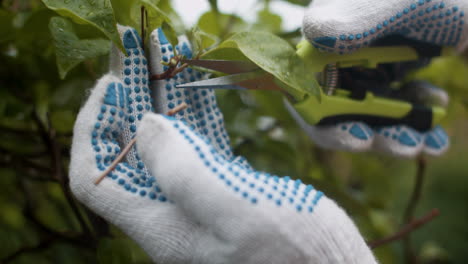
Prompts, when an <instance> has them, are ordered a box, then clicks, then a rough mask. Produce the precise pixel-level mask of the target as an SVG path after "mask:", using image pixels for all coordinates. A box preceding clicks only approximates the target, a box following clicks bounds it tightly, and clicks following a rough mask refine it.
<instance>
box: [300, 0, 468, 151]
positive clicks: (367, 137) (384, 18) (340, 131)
mask: <svg viewBox="0 0 468 264" xmlns="http://www.w3.org/2000/svg"><path fill="white" fill-rule="evenodd" d="M467 11H468V1H465V0H442V1H441V0H387V1H369V0H314V1H313V2H312V4H311V5H310V7H309V8H308V10H307V12H306V14H305V16H304V21H303V31H304V35H305V37H306V38H307V39H308V40H309V41H310V42H311V43H312V44H313V45H314V46H316V47H317V48H319V49H320V50H323V51H325V52H335V53H341V54H346V53H350V52H354V51H356V50H358V49H360V48H362V47H366V46H369V45H371V44H372V43H374V42H375V41H376V40H379V39H382V38H383V37H386V36H390V35H399V36H403V37H405V38H407V39H412V40H417V41H421V42H423V43H428V44H435V45H439V46H454V47H455V48H456V49H457V50H458V51H460V52H461V51H463V50H464V49H465V48H466V47H467V45H468V27H467V26H466V25H465V24H466V22H467V16H466V14H465V13H466V12H467ZM412 85H413V86H414V87H409V90H410V91H411V92H410V94H409V95H407V96H406V97H404V98H400V99H405V100H408V101H416V102H417V103H428V102H427V100H426V99H427V98H435V103H436V104H440V105H442V106H446V104H447V103H448V96H447V94H446V93H445V92H444V91H443V90H441V89H438V88H435V87H434V86H431V85H429V84H427V83H412ZM421 95H422V96H423V98H421ZM430 103H434V101H431V102H430ZM294 115H295V117H296V119H297V121H298V122H299V123H300V125H301V126H302V127H303V128H304V129H305V131H306V132H307V133H308V134H309V136H310V137H311V138H312V139H313V140H314V141H315V142H316V143H317V144H318V145H320V146H322V147H324V148H329V149H337V150H348V151H369V150H376V151H380V152H384V153H389V154H392V155H395V156H398V157H407V158H411V157H414V156H416V155H419V154H420V153H427V154H430V155H435V156H437V155H441V154H443V153H444V152H446V151H447V149H448V147H449V138H448V136H447V134H446V133H445V131H444V130H443V129H442V128H441V127H439V126H437V127H435V128H434V129H433V130H431V131H427V132H425V133H421V132H418V131H416V130H414V129H412V128H410V127H407V126H388V127H370V126H368V125H367V124H365V123H363V122H347V123H342V124H337V125H335V126H311V125H309V124H307V123H305V122H304V121H303V120H302V119H301V118H300V117H299V116H298V115H297V114H295V113H294Z"/></svg>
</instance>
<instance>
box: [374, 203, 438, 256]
mask: <svg viewBox="0 0 468 264" xmlns="http://www.w3.org/2000/svg"><path fill="white" fill-rule="evenodd" d="M439 214H440V212H439V209H432V211H430V212H429V213H428V214H427V215H425V216H424V217H421V218H420V219H417V220H413V221H412V222H411V223H409V224H407V225H405V226H404V227H403V228H402V229H400V231H398V232H396V233H395V234H394V235H392V236H389V237H387V238H383V239H379V240H376V241H372V242H370V243H369V246H370V247H371V248H372V249H374V248H377V247H380V246H383V245H385V244H388V243H391V242H394V241H397V240H401V239H403V238H405V237H407V236H408V235H409V234H410V233H411V232H413V231H415V230H416V229H418V228H420V227H422V226H423V225H425V224H427V223H429V222H431V221H432V220H433V219H434V218H436V217H437V216H438V215H439Z"/></svg>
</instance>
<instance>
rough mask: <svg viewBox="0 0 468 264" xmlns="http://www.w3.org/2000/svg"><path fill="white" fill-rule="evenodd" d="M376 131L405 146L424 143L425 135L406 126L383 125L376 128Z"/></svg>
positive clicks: (415, 145)
mask: <svg viewBox="0 0 468 264" xmlns="http://www.w3.org/2000/svg"><path fill="white" fill-rule="evenodd" d="M375 132H376V133H377V134H379V135H381V136H383V137H384V138H386V139H389V140H392V141H394V142H395V143H396V144H399V145H402V146H405V147H417V146H420V145H421V144H422V143H423V135H422V134H421V133H419V132H417V131H416V130H414V129H412V128H409V127H406V126H390V127H381V128H376V129H375Z"/></svg>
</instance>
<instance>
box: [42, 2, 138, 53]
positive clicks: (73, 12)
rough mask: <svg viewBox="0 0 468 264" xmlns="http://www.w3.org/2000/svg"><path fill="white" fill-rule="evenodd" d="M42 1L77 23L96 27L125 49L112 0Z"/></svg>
mask: <svg viewBox="0 0 468 264" xmlns="http://www.w3.org/2000/svg"><path fill="white" fill-rule="evenodd" d="M42 2H44V4H45V5H46V6H47V7H48V8H50V9H52V10H54V11H56V12H57V13H59V14H60V15H62V16H66V17H68V18H70V19H72V20H73V22H75V23H78V24H89V25H91V26H94V27H96V28H97V29H99V30H100V31H102V33H104V34H105V35H106V36H107V37H108V38H109V39H110V40H112V41H113V42H114V43H115V44H116V45H117V46H118V47H120V49H121V50H122V51H123V50H124V49H123V45H122V41H121V39H120V36H119V32H118V31H117V23H116V20H115V17H114V10H113V9H112V5H111V2H110V0H42ZM129 2H131V1H129Z"/></svg>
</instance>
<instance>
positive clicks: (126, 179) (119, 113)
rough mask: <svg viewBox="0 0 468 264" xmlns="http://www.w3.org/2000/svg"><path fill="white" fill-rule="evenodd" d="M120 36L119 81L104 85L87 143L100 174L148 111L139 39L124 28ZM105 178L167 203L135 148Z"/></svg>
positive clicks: (149, 100)
mask: <svg viewBox="0 0 468 264" xmlns="http://www.w3.org/2000/svg"><path fill="white" fill-rule="evenodd" d="M122 35H123V36H122V39H123V44H124V47H125V49H126V51H127V54H128V56H125V55H123V54H122V55H121V57H120V62H121V65H122V71H121V72H119V73H117V74H119V75H120V76H119V77H120V79H121V80H122V82H121V83H120V82H119V83H110V84H108V86H107V89H106V94H105V96H104V100H103V105H102V106H101V108H100V113H99V114H98V115H97V116H96V123H95V125H94V130H93V131H92V137H91V138H92V139H91V142H90V143H91V145H92V147H93V150H94V152H95V161H96V166H97V168H98V169H99V170H100V171H104V170H106V169H107V168H108V167H109V165H110V164H111V163H112V162H113V161H114V160H115V158H116V157H117V156H118V155H119V154H120V151H121V146H126V145H127V144H128V142H129V141H130V140H132V139H133V138H134V137H135V135H136V129H137V126H138V124H139V122H140V121H141V119H142V118H143V114H144V113H146V112H149V111H152V101H153V99H152V97H151V91H150V89H149V78H148V76H149V73H148V61H147V60H146V58H145V54H144V51H143V49H142V48H141V47H142V46H141V45H142V43H141V39H140V37H139V36H138V34H137V33H136V31H135V30H132V29H127V30H126V31H125V32H124V33H123V34H122ZM107 177H108V178H110V179H113V180H114V181H115V182H116V184H118V185H119V186H121V187H122V188H123V189H124V190H126V191H128V192H130V193H133V194H135V195H137V196H140V197H144V198H146V199H151V200H156V201H159V202H166V201H167V198H166V197H165V196H164V195H163V194H162V193H161V188H160V187H159V186H158V184H157V182H156V178H155V177H154V176H152V175H150V174H149V173H148V171H147V169H146V167H145V165H144V164H143V162H142V161H141V159H140V157H139V156H138V154H137V152H136V149H135V147H134V148H133V149H132V150H131V151H130V153H129V154H127V156H126V160H125V162H122V163H120V164H118V165H117V166H116V168H115V170H114V171H112V172H111V173H109V174H108V175H107Z"/></svg>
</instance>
